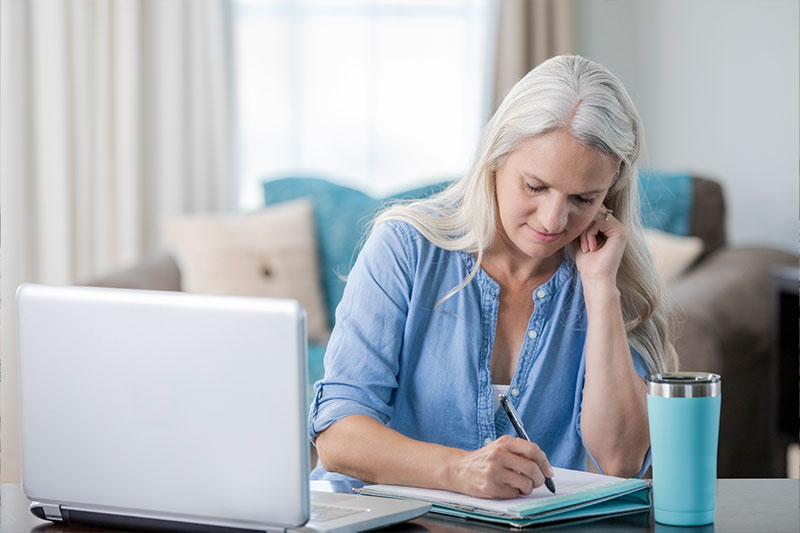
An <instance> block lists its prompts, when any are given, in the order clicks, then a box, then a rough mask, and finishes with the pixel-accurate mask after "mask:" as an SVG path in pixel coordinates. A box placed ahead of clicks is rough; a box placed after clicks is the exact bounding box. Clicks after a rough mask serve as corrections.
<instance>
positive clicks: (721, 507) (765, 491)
mask: <svg viewBox="0 0 800 533" xmlns="http://www.w3.org/2000/svg"><path fill="white" fill-rule="evenodd" d="M28 503H29V502H28V500H27V498H25V495H24V494H23V493H22V488H21V486H20V485H18V484H10V483H6V484H3V485H2V487H0V532H2V533H11V532H14V533H17V532H28V531H37V532H42V533H45V532H47V533H55V532H64V533H78V532H86V533H89V532H101V531H120V530H104V529H96V528H88V527H77V526H64V525H55V524H52V523H51V522H45V521H43V520H39V519H38V518H36V517H35V516H33V515H32V514H30V512H29V511H28ZM554 529H557V530H558V531H588V532H612V531H630V532H633V531H655V532H660V533H668V532H669V533H674V532H678V533H681V532H682V533H689V532H695V531H699V532H703V533H707V532H715V533H720V532H722V533H725V532H729V531H730V532H742V533H745V532H746V533H756V532H757V533H780V532H791V533H797V532H798V531H800V480H798V479H720V480H719V481H718V482H717V519H716V522H715V523H714V524H712V525H709V526H701V527H696V528H691V527H670V526H664V525H662V524H657V523H654V522H653V518H652V511H651V512H650V513H638V514H635V515H628V516H621V517H616V518H607V519H604V520H595V521H592V522H580V523H572V524H562V525H560V526H544V527H537V528H531V530H532V531H550V530H554ZM487 530H494V531H496V530H503V531H509V530H510V529H509V528H505V527H497V526H493V525H490V524H487V523H484V522H475V521H468V520H460V519H456V518H449V517H444V516H440V515H435V514H432V513H428V514H427V515H425V516H423V517H420V518H418V519H416V520H413V521H412V522H408V523H405V524H399V525H396V526H394V527H391V528H388V529H387V531H394V532H412V531H414V532H423V531H431V532H435V533H457V532H463V531H487Z"/></svg>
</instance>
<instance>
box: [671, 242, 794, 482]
mask: <svg viewBox="0 0 800 533" xmlns="http://www.w3.org/2000/svg"><path fill="white" fill-rule="evenodd" d="M797 261H798V258H797V256H796V255H794V254H791V253H788V252H783V251H781V250H776V249H770V248H756V247H747V248H744V247H742V248H723V249H722V250H719V251H717V252H715V253H712V254H711V255H710V256H708V257H707V258H706V259H705V260H703V261H701V262H700V263H699V264H698V265H697V266H696V267H695V268H694V269H692V270H691V271H689V272H688V273H687V274H686V275H684V276H682V277H680V278H678V279H677V280H676V281H675V282H674V283H673V284H672V285H670V287H669V295H670V298H671V299H672V304H673V305H674V307H675V308H676V312H677V315H678V320H679V325H678V328H677V329H678V337H677V341H676V345H675V348H676V350H677V352H678V357H679V358H680V365H681V370H688V371H702V372H714V373H717V374H720V375H721V376H722V396H723V400H722V413H721V417H720V444H719V470H718V474H719V477H772V476H776V475H777V476H782V475H785V470H784V472H783V473H781V472H780V464H779V462H776V460H775V457H776V456H779V455H780V453H781V452H780V451H779V449H778V448H777V444H778V443H777V441H776V439H775V428H773V427H772V414H773V413H774V412H775V409H776V407H777V406H776V405H773V404H772V396H771V395H770V394H769V391H770V390H771V387H773V386H774V384H773V383H772V376H771V371H772V360H771V358H770V357H771V356H770V353H771V351H770V342H771V340H770V339H771V337H770V275H769V271H770V267H771V266H772V265H775V264H792V265H796V264H797Z"/></svg>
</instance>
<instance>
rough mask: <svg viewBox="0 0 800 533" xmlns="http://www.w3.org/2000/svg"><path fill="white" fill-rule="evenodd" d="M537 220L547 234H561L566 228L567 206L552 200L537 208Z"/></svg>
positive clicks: (559, 200)
mask: <svg viewBox="0 0 800 533" xmlns="http://www.w3.org/2000/svg"><path fill="white" fill-rule="evenodd" d="M539 211H540V215H539V220H540V222H541V224H542V226H544V230H545V231H546V232H547V233H561V232H562V231H564V229H566V227H567V218H568V216H569V212H568V206H567V205H566V202H565V201H563V200H561V199H555V198H554V199H553V200H552V201H549V202H545V204H544V205H542V206H540V207H539Z"/></svg>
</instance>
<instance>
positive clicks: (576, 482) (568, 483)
mask: <svg viewBox="0 0 800 533" xmlns="http://www.w3.org/2000/svg"><path fill="white" fill-rule="evenodd" d="M553 470H554V471H555V475H554V476H553V482H554V483H555V485H556V494H553V493H551V492H550V491H549V490H547V487H545V486H544V485H542V486H541V487H537V488H536V489H534V490H533V492H531V493H530V494H529V495H528V496H520V497H518V498H511V499H508V500H500V499H496V500H492V499H486V498H474V497H472V496H466V495H464V494H458V493H456V492H450V491H446V490H434V489H420V488H415V487H403V486H399V485H370V486H368V487H365V489H367V490H365V492H380V493H384V494H391V495H395V496H401V497H406V498H414V499H421V500H425V501H428V502H433V503H441V504H443V505H451V506H456V507H460V508H465V509H480V510H483V511H489V512H492V513H493V514H501V515H512V516H519V512H518V511H515V510H514V509H519V508H521V507H526V506H529V505H532V504H535V503H536V502H539V501H545V500H547V501H548V503H555V500H557V499H559V498H563V497H565V496H571V495H573V494H576V493H579V492H584V491H587V490H593V489H597V488H599V487H602V486H604V485H609V484H611V483H618V482H621V481H625V479H624V478H620V477H614V476H605V475H602V474H594V473H592V472H582V471H580V470H569V469H565V468H555V467H554V468H553ZM564 499H566V498H564Z"/></svg>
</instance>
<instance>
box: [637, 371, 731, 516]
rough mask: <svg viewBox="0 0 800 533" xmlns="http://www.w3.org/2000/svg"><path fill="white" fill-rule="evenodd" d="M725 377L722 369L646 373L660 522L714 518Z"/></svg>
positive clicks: (654, 498)
mask: <svg viewBox="0 0 800 533" xmlns="http://www.w3.org/2000/svg"><path fill="white" fill-rule="evenodd" d="M721 402H722V380H721V379H720V377H719V376H718V375H717V374H708V373H703V372H674V373H663V374H650V375H648V376H647V414H648V417H649V420H650V449H651V453H652V459H653V508H654V510H655V519H656V522H661V523H662V524H670V525H676V526H700V525H704V524H710V523H712V522H714V511H715V507H716V503H717V443H718V441H719V410H720V405H721Z"/></svg>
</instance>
